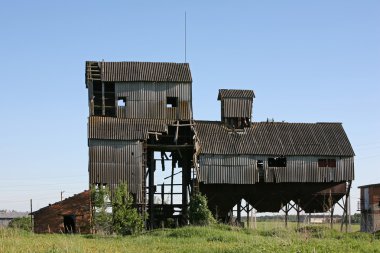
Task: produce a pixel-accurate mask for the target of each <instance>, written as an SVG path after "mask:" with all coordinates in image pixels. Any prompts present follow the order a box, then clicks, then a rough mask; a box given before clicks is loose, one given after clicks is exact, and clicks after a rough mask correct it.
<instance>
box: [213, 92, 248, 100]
mask: <svg viewBox="0 0 380 253" xmlns="http://www.w3.org/2000/svg"><path fill="white" fill-rule="evenodd" d="M254 97H255V93H254V92H253V90H231V89H220V90H219V93H218V100H221V99H224V98H248V99H253V98H254Z"/></svg>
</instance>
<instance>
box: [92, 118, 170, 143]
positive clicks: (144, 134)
mask: <svg viewBox="0 0 380 253" xmlns="http://www.w3.org/2000/svg"><path fill="white" fill-rule="evenodd" d="M174 123H175V120H164V119H124V118H113V117H97V116H93V117H89V121H88V138H89V139H106V140H144V139H148V137H149V133H148V132H161V133H166V132H167V131H168V124H174Z"/></svg>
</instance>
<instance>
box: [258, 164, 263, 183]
mask: <svg viewBox="0 0 380 253" xmlns="http://www.w3.org/2000/svg"><path fill="white" fill-rule="evenodd" d="M257 168H258V170H259V182H264V161H263V160H257Z"/></svg>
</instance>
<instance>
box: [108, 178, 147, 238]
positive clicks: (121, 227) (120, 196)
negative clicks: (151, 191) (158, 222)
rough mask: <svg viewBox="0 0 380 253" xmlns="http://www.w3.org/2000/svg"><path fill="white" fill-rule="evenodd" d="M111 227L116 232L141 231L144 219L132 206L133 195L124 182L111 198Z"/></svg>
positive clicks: (122, 233)
mask: <svg viewBox="0 0 380 253" xmlns="http://www.w3.org/2000/svg"><path fill="white" fill-rule="evenodd" d="M112 213H113V229H114V231H115V232H116V233H117V234H120V235H130V234H136V233H141V231H142V230H143V229H144V221H143V219H142V217H141V216H140V214H139V213H138V212H137V209H136V208H134V207H133V197H132V196H131V195H130V194H129V192H128V187H127V185H126V184H120V185H119V186H118V187H117V188H116V190H115V194H114V196H113V198H112Z"/></svg>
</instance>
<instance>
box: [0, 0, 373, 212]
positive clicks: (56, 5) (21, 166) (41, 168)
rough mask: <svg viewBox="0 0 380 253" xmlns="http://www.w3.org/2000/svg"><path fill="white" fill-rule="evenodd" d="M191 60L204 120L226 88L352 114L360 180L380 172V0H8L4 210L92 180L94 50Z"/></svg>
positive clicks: (286, 108) (304, 117)
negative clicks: (87, 77) (88, 66)
mask: <svg viewBox="0 0 380 253" xmlns="http://www.w3.org/2000/svg"><path fill="white" fill-rule="evenodd" d="M185 11H186V12H187V61H188V62H189V63H190V66H191V71H192V75H193V108H194V116H195V118H196V119H209V120H218V119H219V118H220V115H219V114H220V109H219V106H220V105H219V102H218V101H217V100H216V98H217V92H218V89H220V88H241V89H253V90H255V93H256V99H255V101H254V109H253V119H254V120H255V121H265V120H266V119H267V118H274V119H275V120H276V121H282V120H285V121H287V122H342V123H343V126H344V128H345V130H346V132H347V134H348V136H349V138H350V141H351V144H352V145H353V147H354V150H355V152H356V155H357V156H356V160H355V166H356V180H355V182H354V186H353V191H352V192H353V199H352V204H353V206H352V210H353V211H354V210H355V209H356V202H357V200H358V198H359V192H358V190H357V186H358V185H363V184H370V183H379V182H380V167H379V165H378V160H379V159H380V133H379V129H380V119H379V108H380V106H379V104H380V102H379V101H380V100H379V93H380V88H379V86H380V85H379V83H380V71H379V70H380V15H378V13H379V11H380V2H379V1H224V2H221V1H207V2H206V1H17V0H15V1H7V2H5V1H2V3H1V8H0V35H1V36H0V38H1V40H0V45H1V46H0V55H1V58H2V59H1V62H0V74H1V82H0V83H1V90H2V96H1V99H0V113H1V124H0V142H1V145H0V152H1V155H0V158H1V159H0V175H1V176H0V209H16V210H20V211H21V210H28V208H29V199H31V198H32V199H33V202H34V209H37V208H41V207H43V206H45V205H47V204H48V203H53V202H56V201H58V200H59V198H60V192H61V191H65V192H64V193H63V195H64V196H66V197H67V196H70V195H72V194H74V193H78V192H80V191H82V190H84V189H86V188H87V187H88V171H87V162H88V150H87V132H86V131H87V130H86V124H87V116H88V109H87V90H86V88H85V83H84V73H85V68H84V67H85V65H84V62H85V61H86V60H102V59H104V60H105V61H168V62H183V61H184V13H185Z"/></svg>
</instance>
